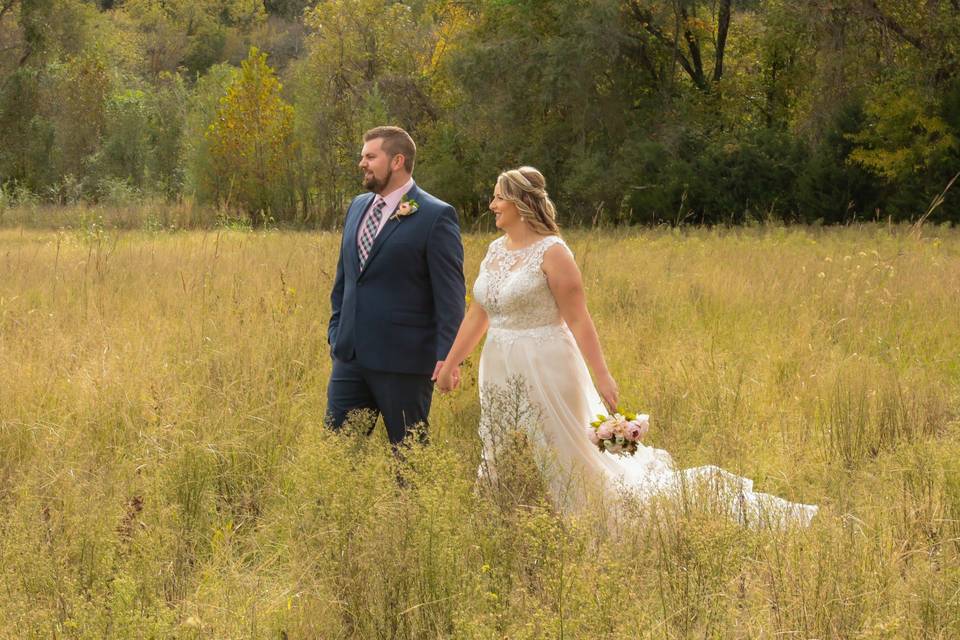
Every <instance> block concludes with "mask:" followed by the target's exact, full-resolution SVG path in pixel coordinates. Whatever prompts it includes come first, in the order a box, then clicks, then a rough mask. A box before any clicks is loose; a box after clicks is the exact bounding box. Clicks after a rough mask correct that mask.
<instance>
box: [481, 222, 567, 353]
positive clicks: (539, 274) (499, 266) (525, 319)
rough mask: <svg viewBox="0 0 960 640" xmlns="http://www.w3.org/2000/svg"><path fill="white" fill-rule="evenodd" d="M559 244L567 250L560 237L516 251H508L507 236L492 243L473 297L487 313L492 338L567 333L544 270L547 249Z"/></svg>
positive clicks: (552, 237)
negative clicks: (511, 335) (512, 335)
mask: <svg viewBox="0 0 960 640" xmlns="http://www.w3.org/2000/svg"><path fill="white" fill-rule="evenodd" d="M555 244H560V245H563V246H564V247H565V248H566V247H567V245H566V244H565V243H564V241H563V240H562V239H560V238H559V237H558V236H546V237H544V238H543V239H542V240H539V241H537V242H535V243H533V244H532V245H530V246H529V247H524V248H523V249H516V250H512V251H511V250H509V249H507V247H506V236H501V237H499V238H497V239H496V240H494V241H493V242H491V243H490V247H489V248H488V249H487V255H486V257H484V259H483V262H482V263H481V264H480V275H479V276H477V280H476V282H475V283H474V285H473V297H474V299H475V300H476V301H477V303H478V304H480V305H481V306H482V307H483V308H484V310H485V311H486V312H487V316H488V318H489V320H490V336H491V337H494V336H496V335H497V334H498V333H499V334H503V333H511V334H515V335H517V336H519V335H521V333H519V332H522V335H524V336H526V337H536V336H537V335H539V334H542V335H543V337H546V336H547V335H549V334H554V333H556V332H558V331H564V332H565V331H566V325H565V324H564V323H563V319H562V318H561V317H560V310H559V309H558V308H557V303H556V300H554V298H553V294H552V293H551V292H550V287H549V286H548V284H547V278H546V275H545V274H544V273H543V271H542V270H541V268H540V267H541V265H542V264H543V256H544V254H545V253H546V252H547V249H549V248H550V247H552V246H553V245H555ZM567 250H568V251H569V248H567Z"/></svg>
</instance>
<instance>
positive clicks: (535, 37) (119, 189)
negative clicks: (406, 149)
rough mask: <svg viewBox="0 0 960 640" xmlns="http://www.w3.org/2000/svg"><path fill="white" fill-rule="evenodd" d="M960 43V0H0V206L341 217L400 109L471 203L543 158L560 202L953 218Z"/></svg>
mask: <svg viewBox="0 0 960 640" xmlns="http://www.w3.org/2000/svg"><path fill="white" fill-rule="evenodd" d="M958 49H960V0H806V1H804V2H791V1H789V0H736V1H734V0H659V1H654V0H627V1H624V0H459V1H458V0H414V1H411V2H392V1H388V0H326V1H321V2H315V1H308V0H97V1H93V0H0V132H2V141H0V204H2V203H7V204H10V203H13V204H16V203H24V202H28V201H29V202H52V203H72V202H78V201H91V202H98V201H100V202H132V201H137V200H139V199H142V198H147V197H150V198H165V199H170V200H179V199H182V198H190V199H192V200H193V201H194V202H197V203H200V204H209V205H212V206H217V207H220V208H222V209H224V210H226V211H232V212H235V213H236V214H237V215H242V216H245V217H247V218H248V219H249V220H250V221H251V222H253V223H255V224H259V223H263V222H266V221H270V220H272V221H275V222H278V223H290V224H297V225H304V226H318V227H329V226H335V225H336V224H338V223H339V222H340V220H341V219H342V215H343V210H344V207H345V205H346V204H347V202H348V201H349V199H350V198H351V197H352V196H353V195H354V194H355V193H356V192H357V191H358V189H359V179H358V172H357V170H356V166H355V165H356V160H357V154H358V150H359V146H360V138H361V135H362V133H363V131H365V130H366V129H367V128H369V127H371V126H374V125H377V124H383V123H391V124H398V125H400V126H403V127H405V128H406V129H408V130H409V131H410V132H411V133H412V134H413V135H414V138H415V139H416V140H417V142H418V165H417V171H416V175H417V179H418V181H419V182H420V183H421V184H422V185H423V186H425V187H426V188H427V189H428V190H431V191H433V192H435V193H437V194H438V195H440V196H442V197H443V198H444V199H446V200H448V201H450V202H452V203H454V204H455V205H456V206H457V207H458V209H459V210H460V211H461V212H462V215H463V216H464V218H465V219H466V220H467V221H469V220H471V219H476V217H477V216H479V215H481V214H482V213H483V212H484V211H485V209H486V203H487V201H488V198H489V194H490V191H491V189H492V184H493V181H494V179H495V177H496V175H497V173H498V171H499V170H501V169H503V168H508V167H514V166H517V165H520V164H532V165H534V166H537V167H538V168H540V169H541V170H542V171H543V172H544V173H545V175H546V176H547V178H548V180H549V182H550V187H551V194H552V195H553V197H554V198H555V200H556V201H557V203H558V206H559V209H560V212H561V217H562V218H563V221H564V222H565V223H567V224H571V223H587V224H589V223H596V222H599V221H602V222H603V223H607V224H611V223H613V224H659V223H671V224H678V223H702V224H739V223H743V222H748V221H751V220H766V219H773V220H780V221H786V222H803V223H813V222H823V223H826V224H831V223H845V222H850V221H854V220H872V219H882V220H888V219H892V220H895V221H903V220H916V219H918V218H920V217H922V216H928V219H930V220H931V221H934V222H938V221H939V222H943V221H950V222H957V221H960V195H958V193H957V192H951V191H950V190H949V189H948V185H949V184H951V179H952V178H953V177H954V176H955V175H956V174H957V172H958V171H960V142H958V140H960V68H958V56H960V50H958ZM957 189H958V191H960V187H958V188H957ZM945 190H947V192H946V193H945V195H944V197H942V198H937V196H938V195H941V194H944V191H945Z"/></svg>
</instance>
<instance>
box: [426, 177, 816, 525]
mask: <svg viewBox="0 0 960 640" xmlns="http://www.w3.org/2000/svg"><path fill="white" fill-rule="evenodd" d="M490 210H491V211H493V214H494V216H495V219H496V226H497V228H498V229H501V230H502V231H503V232H504V235H502V236H500V237H499V238H497V239H496V240H494V241H493V242H492V243H490V247H489V249H488V250H487V255H486V257H484V259H483V262H482V263H481V265H480V274H479V276H478V277H477V280H476V283H475V284H474V287H473V298H474V300H473V302H472V303H471V304H470V307H469V309H468V310H467V314H466V316H465V318H464V320H463V323H462V324H461V325H460V329H459V331H458V333H457V336H456V339H455V340H454V343H453V346H452V347H451V349H450V352H449V354H448V356H447V358H446V360H445V361H444V364H443V366H442V368H441V369H440V370H439V372H438V373H437V387H438V389H439V390H440V391H441V392H442V393H446V392H449V391H451V390H452V389H453V388H454V387H456V386H457V383H458V382H459V366H460V363H461V362H462V361H463V360H464V358H466V357H467V355H469V354H470V352H471V351H473V349H474V347H476V345H477V344H478V343H479V342H480V340H481V338H483V336H484V334H486V336H487V339H486V342H485V343H484V346H483V352H482V354H481V356H480V368H479V387H480V407H481V425H480V431H481V434H480V435H481V438H482V440H483V458H484V462H483V464H482V465H481V468H483V469H485V470H486V471H487V472H488V473H490V474H492V475H495V474H496V468H495V461H496V446H497V437H496V434H495V433H494V430H493V429H492V424H493V423H494V422H496V418H495V417H494V416H493V414H494V412H495V411H496V410H497V408H498V407H497V402H498V394H501V393H503V392H504V391H507V392H511V391H512V392H516V391H519V393H521V394H522V395H523V396H525V401H526V402H527V403H528V405H529V407H531V408H532V411H531V412H528V414H530V413H532V414H534V415H535V416H536V418H537V419H536V424H535V425H529V424H528V425H526V428H527V430H528V437H529V440H530V441H531V443H532V445H533V447H534V449H535V450H536V451H535V453H536V454H537V457H538V460H543V459H546V458H547V457H548V458H549V459H550V460H552V461H555V462H556V464H557V466H558V467H559V468H560V469H561V470H562V473H560V474H554V475H553V476H552V477H549V476H548V477H547V478H546V479H547V482H548V487H549V489H550V492H551V495H552V497H553V499H554V500H557V501H558V502H560V501H562V499H563V498H564V497H565V498H566V499H568V500H569V499H570V496H571V494H570V492H569V488H570V485H571V478H578V479H579V480H580V484H581V492H580V494H579V497H577V496H578V494H577V492H576V491H575V492H573V494H572V495H573V498H572V499H573V501H574V504H573V505H572V506H574V507H576V506H577V502H578V501H581V500H583V498H584V497H585V495H586V493H590V492H594V491H596V490H597V489H598V488H599V487H605V488H607V489H608V490H611V489H613V488H617V487H619V488H621V489H626V490H628V491H631V492H633V493H635V494H639V495H641V496H644V497H652V496H654V495H655V494H670V493H671V492H680V491H683V490H684V489H685V487H688V486H690V485H692V484H696V483H701V484H704V485H705V486H709V487H711V488H714V489H715V490H717V492H718V495H720V496H721V499H722V500H723V501H724V502H725V503H726V505H725V506H726V507H727V508H728V510H729V512H730V513H731V514H732V515H733V516H734V517H736V518H737V519H738V520H740V521H742V522H744V523H748V524H758V523H769V522H771V521H774V522H795V523H800V524H805V523H808V522H809V521H810V519H811V518H813V516H814V515H815V514H816V512H817V507H816V506H813V505H803V504H797V503H792V502H788V501H786V500H784V499H782V498H778V497H776V496H772V495H769V494H764V493H758V492H754V491H753V483H752V481H751V480H748V479H746V478H742V477H740V476H736V475H734V474H732V473H730V472H728V471H725V470H723V469H720V468H719V467H715V466H712V465H709V466H703V467H695V468H691V469H686V470H682V471H680V470H677V469H676V468H675V466H674V463H673V459H672V458H671V457H670V454H668V453H667V452H666V451H663V450H660V449H654V448H653V447H645V446H640V447H639V449H638V450H637V452H636V454H635V455H633V456H632V457H619V456H615V455H610V454H607V453H602V452H600V451H599V450H598V448H597V447H596V446H595V445H594V444H592V443H591V442H590V440H589V439H588V437H587V433H586V427H587V426H588V425H589V424H590V422H591V421H592V420H594V419H595V417H596V416H597V414H601V413H604V412H605V411H604V409H606V411H608V412H610V413H613V412H614V411H615V410H616V408H617V402H618V399H619V397H618V395H619V391H618V389H617V383H616V382H615V381H614V379H613V377H612V376H611V375H610V371H609V370H608V369H607V365H606V362H605V361H604V357H603V351H602V349H601V347H600V340H599V338H598V337H597V331H596V328H595V327H594V324H593V320H592V319H591V317H590V312H589V311H588V310H587V305H586V299H585V297H584V291H583V283H582V280H581V277H580V271H579V269H578V268H577V264H576V262H575V261H574V258H573V254H572V253H571V252H570V249H569V248H568V247H567V245H566V244H565V243H564V241H563V240H562V239H561V238H560V235H559V228H558V226H557V223H556V209H555V208H554V204H553V202H552V201H551V200H550V198H549V196H548V195H547V191H546V181H545V180H544V177H543V175H541V174H540V172H539V171H537V170H536V169H534V168H533V167H520V168H519V169H514V170H511V171H505V172H504V173H501V174H500V176H499V177H498V178H497V184H496V187H495V188H494V192H493V200H492V201H491V202H490ZM588 364H589V367H590V370H592V371H593V375H594V378H593V379H594V380H595V382H596V385H595V386H594V382H593V381H591V378H590V372H589V371H588V369H587V365H588ZM544 454H546V455H544ZM585 492H586V493H585Z"/></svg>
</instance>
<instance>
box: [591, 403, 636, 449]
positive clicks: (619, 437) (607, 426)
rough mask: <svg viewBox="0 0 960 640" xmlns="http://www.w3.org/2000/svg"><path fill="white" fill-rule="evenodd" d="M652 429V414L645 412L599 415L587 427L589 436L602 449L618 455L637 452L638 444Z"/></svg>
mask: <svg viewBox="0 0 960 640" xmlns="http://www.w3.org/2000/svg"><path fill="white" fill-rule="evenodd" d="M649 430H650V416H648V415H647V414H645V413H615V414H613V415H612V416H604V415H598V416H597V419H596V420H594V421H593V422H591V423H590V426H589V427H587V437H588V438H590V442H592V443H593V444H594V445H596V447H597V448H598V449H600V451H606V452H607V453H613V454H616V455H621V456H622V455H630V456H632V455H633V454H635V453H636V452H637V446H638V445H639V443H640V440H641V439H642V438H643V436H645V435H646V433H647V431H649Z"/></svg>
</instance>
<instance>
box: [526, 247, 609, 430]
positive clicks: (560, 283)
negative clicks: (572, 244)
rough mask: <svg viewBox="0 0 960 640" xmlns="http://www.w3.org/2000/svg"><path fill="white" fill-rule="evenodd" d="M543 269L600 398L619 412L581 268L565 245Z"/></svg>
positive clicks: (548, 255) (545, 260) (556, 249)
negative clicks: (585, 293) (588, 305)
mask: <svg viewBox="0 0 960 640" xmlns="http://www.w3.org/2000/svg"><path fill="white" fill-rule="evenodd" d="M542 269H543V272H544V273H545V274H546V275H547V284H548V285H550V292H551V293H553V298H554V300H556V301H557V307H558V308H559V309H560V315H561V316H562V317H563V320H564V322H566V323H567V326H568V327H570V332H571V333H573V337H574V338H575V339H576V341H577V346H578V347H579V348H580V353H582V354H583V359H584V360H586V361H587V364H588V365H590V369H591V371H593V377H594V378H595V380H596V383H597V391H598V392H599V393H600V397H601V398H603V401H604V404H606V405H607V409H608V410H610V411H614V410H616V408H617V402H618V400H619V393H620V392H619V390H618V389H617V383H616V382H615V381H614V379H613V376H611V375H610V371H609V370H608V369H607V362H606V360H604V358H603V349H602V348H601V347H600V338H599V336H597V328H596V327H595V326H594V324H593V318H591V317H590V311H589V310H588V309H587V299H586V296H585V295H584V292H583V278H581V276H580V269H578V268H577V263H576V261H574V259H573V255H572V254H571V253H570V252H569V251H568V250H567V249H566V248H565V247H563V246H562V245H559V244H555V245H554V246H552V247H550V248H549V249H547V251H546V253H545V254H544V256H543V266H542Z"/></svg>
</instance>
